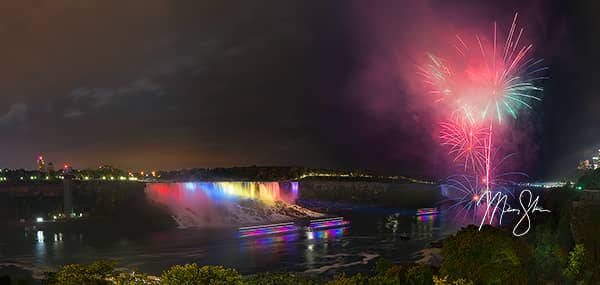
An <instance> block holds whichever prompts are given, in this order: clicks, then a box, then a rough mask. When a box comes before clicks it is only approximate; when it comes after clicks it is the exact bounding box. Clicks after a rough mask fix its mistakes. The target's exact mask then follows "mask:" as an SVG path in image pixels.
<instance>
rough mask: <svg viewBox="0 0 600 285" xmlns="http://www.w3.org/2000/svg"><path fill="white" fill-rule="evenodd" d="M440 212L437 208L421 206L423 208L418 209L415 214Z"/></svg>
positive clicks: (422, 214) (423, 214)
mask: <svg viewBox="0 0 600 285" xmlns="http://www.w3.org/2000/svg"><path fill="white" fill-rule="evenodd" d="M438 213H439V211H438V209H437V208H421V209H417V213H416V214H415V215H417V216H425V215H435V214H438Z"/></svg>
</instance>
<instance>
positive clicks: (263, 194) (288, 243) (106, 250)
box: [0, 182, 458, 278]
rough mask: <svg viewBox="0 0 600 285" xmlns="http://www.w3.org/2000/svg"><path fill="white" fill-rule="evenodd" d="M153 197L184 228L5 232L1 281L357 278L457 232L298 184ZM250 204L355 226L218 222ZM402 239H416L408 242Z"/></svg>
mask: <svg viewBox="0 0 600 285" xmlns="http://www.w3.org/2000/svg"><path fill="white" fill-rule="evenodd" d="M275 183H276V182H275ZM300 191H301V189H300ZM146 192H147V196H148V197H149V199H152V200H154V201H155V202H159V203H163V204H164V205H166V206H168V207H169V208H170V209H173V210H174V215H180V217H178V218H177V219H178V220H179V225H180V227H179V228H173V229H169V230H166V231H160V232H153V233H145V234H135V233H119V232H112V231H107V232H104V233H101V234H85V233H76V232H75V233H73V232H69V233H66V232H65V233H62V232H44V231H31V232H25V231H22V232H21V231H11V232H8V233H3V234H1V235H0V267H1V268H2V269H0V275H3V274H6V273H7V272H8V273H11V274H13V275H15V274H17V273H19V271H21V270H24V271H23V272H30V273H32V274H33V276H35V277H38V278H39V277H41V275H42V273H43V272H44V271H47V270H52V269H56V268H57V267H58V266H60V265H63V264H69V263H91V262H93V261H96V260H100V259H109V260H116V261H118V264H119V266H120V267H122V268H123V269H128V270H132V269H136V270H141V271H144V272H148V273H150V274H156V275H158V274H160V273H161V272H162V271H163V270H165V269H167V268H169V267H170V266H172V265H174V264H183V263H189V262H196V263H198V264H200V265H223V266H226V267H232V268H235V269H237V270H238V271H239V272H240V273H242V274H254V273H258V272H264V271H296V272H309V273H317V274H320V273H325V274H334V273H336V272H341V271H343V272H357V271H364V270H365V268H368V266H365V264H368V263H369V262H371V261H372V260H374V258H375V257H377V256H383V257H386V258H389V259H392V260H395V261H411V260H416V259H418V258H419V256H418V252H419V251H420V250H421V249H422V248H423V247H424V246H425V245H426V244H427V243H429V242H432V241H435V240H438V239H440V238H441V237H443V236H445V235H448V234H452V233H454V232H455V231H456V230H457V228H458V225H456V224H455V223H454V222H453V221H452V219H450V218H448V217H446V215H445V213H444V211H442V212H441V213H440V214H438V215H432V216H426V217H420V218H419V217H415V216H414V210H412V209H390V208H376V207H364V206H356V205H343V204H339V203H327V202H323V201H302V200H297V198H298V196H297V195H298V189H297V184H296V185H294V184H288V185H286V186H281V184H279V185H277V186H275V184H243V183H241V182H240V184H231V183H230V184H218V183H217V184H215V183H204V184H202V183H192V184H190V183H175V184H160V185H159V184H156V185H149V186H148V187H147V189H146ZM247 199H253V200H260V201H262V202H264V203H269V202H272V201H276V200H277V201H279V200H281V201H285V202H296V203H298V204H300V205H304V206H314V205H318V206H319V208H324V206H327V207H326V208H328V209H329V210H328V211H329V212H328V213H327V214H330V215H342V216H344V217H345V218H346V219H347V220H349V221H350V223H351V224H350V226H349V227H347V228H338V229H329V230H324V231H317V232H313V233H306V232H299V233H293V234H287V235H276V236H266V237H255V238H239V237H238V236H237V228H236V227H235V226H231V225H230V226H228V225H227V223H226V222H227V221H230V219H224V218H220V217H219V216H220V215H223V211H237V210H239V209H238V208H235V207H234V208H231V205H237V204H239V203H240V201H244V200H247ZM223 201H225V202H223ZM431 206H432V207H434V206H435V205H431ZM175 209H177V210H176V211H175ZM232 209H233V210H232ZM236 209H237V210H236ZM182 213H183V214H182ZM243 213H245V212H243V211H242V212H241V213H240V212H236V213H233V214H232V213H228V214H226V216H235V215H241V214H243ZM271 214H272V213H271ZM182 216H186V217H182ZM194 216H196V217H194ZM256 216H257V218H256V219H254V220H253V219H250V220H244V221H243V222H246V223H251V222H253V221H259V220H260V219H262V218H264V215H263V216H261V215H256ZM275 216H276V217H277V215H275ZM257 219H258V220H257ZM207 221H209V222H210V223H214V224H211V225H213V226H207V224H206V223H207ZM235 221H236V222H240V221H239V220H237V219H236V220H235ZM140 222H151V221H140ZM214 225H218V226H214ZM402 236H409V237H410V239H409V240H405V239H402V238H401V237H402Z"/></svg>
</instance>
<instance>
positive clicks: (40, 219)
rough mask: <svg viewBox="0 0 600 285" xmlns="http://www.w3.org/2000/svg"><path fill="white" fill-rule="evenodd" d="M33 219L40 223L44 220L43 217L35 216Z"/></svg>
mask: <svg viewBox="0 0 600 285" xmlns="http://www.w3.org/2000/svg"><path fill="white" fill-rule="evenodd" d="M35 221H36V222H38V223H42V222H44V218H42V217H37V218H35Z"/></svg>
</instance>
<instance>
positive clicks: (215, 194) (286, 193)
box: [146, 182, 320, 228]
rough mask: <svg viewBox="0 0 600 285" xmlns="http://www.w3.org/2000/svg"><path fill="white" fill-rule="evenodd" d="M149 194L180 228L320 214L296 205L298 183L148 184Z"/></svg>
mask: <svg viewBox="0 0 600 285" xmlns="http://www.w3.org/2000/svg"><path fill="white" fill-rule="evenodd" d="M146 197H147V198H148V199H150V200H151V201H154V202H156V203H158V204H161V205H163V206H166V207H167V208H168V209H169V211H170V212H171V215H172V216H173V218H174V219H175V220H176V221H177V223H178V224H179V226H180V227H182V228H186V227H210V226H232V225H252V224H260V223H265V222H278V221H290V220H293V219H295V218H300V217H318V216H320V214H318V213H315V212H312V211H309V210H307V209H304V208H302V207H299V206H297V205H294V202H295V201H296V199H297V197H298V182H187V183H148V184H147V185H146Z"/></svg>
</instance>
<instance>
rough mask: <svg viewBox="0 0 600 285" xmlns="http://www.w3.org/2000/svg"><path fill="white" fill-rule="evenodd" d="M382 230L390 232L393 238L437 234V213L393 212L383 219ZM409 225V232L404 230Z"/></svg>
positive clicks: (426, 236) (425, 237)
mask: <svg viewBox="0 0 600 285" xmlns="http://www.w3.org/2000/svg"><path fill="white" fill-rule="evenodd" d="M383 225H384V227H383V232H387V233H391V234H392V237H393V238H394V239H395V238H397V237H400V238H402V239H406V238H410V239H418V240H421V239H429V238H432V237H435V236H437V235H439V214H431V215H402V214H400V213H395V214H392V215H388V216H386V217H385V219H384V223H383ZM408 226H409V227H410V232H408V231H406V230H407V227H408Z"/></svg>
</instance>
